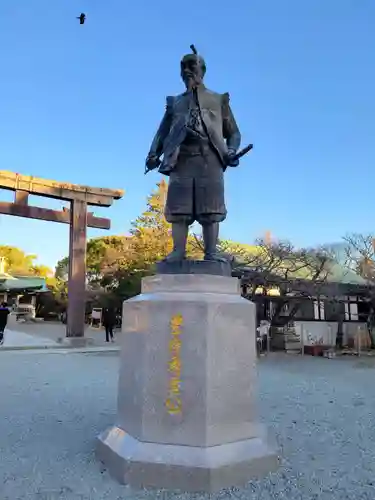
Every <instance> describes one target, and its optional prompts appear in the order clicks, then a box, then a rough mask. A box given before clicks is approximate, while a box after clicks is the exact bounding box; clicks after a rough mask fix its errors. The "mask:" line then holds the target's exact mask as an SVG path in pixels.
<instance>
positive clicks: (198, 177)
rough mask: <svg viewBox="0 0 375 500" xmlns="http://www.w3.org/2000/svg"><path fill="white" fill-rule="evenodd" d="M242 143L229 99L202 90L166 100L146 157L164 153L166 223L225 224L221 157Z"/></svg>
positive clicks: (202, 88) (162, 168) (200, 87)
mask: <svg viewBox="0 0 375 500" xmlns="http://www.w3.org/2000/svg"><path fill="white" fill-rule="evenodd" d="M240 140H241V136H240V133H239V131H238V128H237V125H236V122H235V120H234V118H233V115H232V112H231V110H230V107H229V95H228V94H217V93H215V92H212V91H210V90H208V89H206V88H205V87H204V86H203V85H201V86H199V87H198V89H197V90H196V91H195V92H194V93H193V92H192V91H190V92H185V93H184V94H181V95H179V96H176V97H167V108H166V112H165V115H164V118H163V121H162V123H161V125H160V127H159V130H158V133H157V135H156V137H155V139H154V142H153V144H152V146H151V150H150V152H151V153H154V154H159V155H160V154H161V153H163V161H162V164H161V166H160V168H159V171H160V172H161V173H163V174H166V175H169V176H170V182H169V188H168V196H167V203H166V208H165V216H166V219H167V221H168V222H183V221H185V222H187V223H189V224H191V223H193V222H194V221H195V220H196V221H198V222H200V223H201V224H205V223H211V222H221V221H223V220H224V219H225V217H226V213H227V211H226V207H225V200H224V179H223V173H224V170H225V167H226V163H225V156H226V154H227V151H228V148H229V149H233V150H237V149H238V147H239V145H240Z"/></svg>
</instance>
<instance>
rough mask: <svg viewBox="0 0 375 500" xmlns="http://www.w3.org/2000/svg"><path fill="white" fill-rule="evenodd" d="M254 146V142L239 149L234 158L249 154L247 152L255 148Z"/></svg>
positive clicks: (237, 158)
mask: <svg viewBox="0 0 375 500" xmlns="http://www.w3.org/2000/svg"><path fill="white" fill-rule="evenodd" d="M253 146H254V145H253V144H248V145H247V146H246V148H243V149H241V150H240V151H238V153H236V154H235V155H234V159H235V160H239V159H240V158H242V157H243V156H245V155H247V153H248V152H249V151H251V150H252V149H253Z"/></svg>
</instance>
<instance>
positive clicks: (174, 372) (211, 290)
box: [98, 274, 277, 491]
mask: <svg viewBox="0 0 375 500" xmlns="http://www.w3.org/2000/svg"><path fill="white" fill-rule="evenodd" d="M255 327H256V325H255V305H254V304H253V303H251V302H250V301H248V300H246V299H244V298H243V297H241V295H240V293H239V281H238V279H236V278H231V277H226V276H217V275H202V274H176V275H173V274H163V275H156V276H151V277H147V278H145V279H144V280H143V282H142V293H141V294H140V295H138V296H137V297H134V298H132V299H130V300H127V301H125V302H124V306H123V321H122V342H123V345H122V351H121V364H120V377H119V389H118V412H117V420H116V422H115V426H114V428H113V429H112V430H109V431H108V432H107V433H105V434H104V435H103V436H101V438H100V439H99V445H98V456H99V458H101V459H102V460H103V461H104V462H105V463H106V464H107V466H108V468H109V469H110V471H111V472H112V473H113V474H114V475H115V476H116V477H118V478H120V479H121V481H123V482H124V481H125V482H129V483H131V484H134V485H142V484H143V485H155V486H158V487H166V488H177V487H178V488H181V489H187V490H191V489H193V490H197V489H198V491H200V490H202V491H212V490H213V489H215V488H216V486H215V485H219V484H220V486H227V487H229V486H236V485H237V484H238V481H239V483H240V484H243V483H244V482H246V480H249V479H251V477H253V476H254V475H258V473H267V472H268V471H270V470H274V469H275V464H276V463H277V457H276V453H275V452H274V451H272V449H270V447H269V446H268V444H266V440H265V438H264V432H263V431H262V430H261V427H260V425H259V422H258V417H257V411H256V397H255V396H256V349H255ZM171 468H172V469H173V474H172V473H169V472H168V471H170V470H171ZM161 471H163V472H162V473H161ZM174 474H176V479H175V480H174V479H173V477H174ZM141 476H142V477H141ZM189 478H190V479H189ZM192 478H194V481H193V479H192ZM237 479H238V481H237ZM190 481H191V482H192V485H193V486H192V487H190V486H189V484H190Z"/></svg>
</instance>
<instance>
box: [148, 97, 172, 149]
mask: <svg viewBox="0 0 375 500" xmlns="http://www.w3.org/2000/svg"><path fill="white" fill-rule="evenodd" d="M171 123H172V98H170V97H167V104H166V109H165V113H164V116H163V119H162V121H161V123H160V125H159V128H158V130H157V132H156V134H155V137H154V140H153V141H152V143H151V147H150V152H149V156H158V157H159V156H161V155H162V154H163V143H164V140H165V138H166V137H167V135H168V134H169V130H170V128H171Z"/></svg>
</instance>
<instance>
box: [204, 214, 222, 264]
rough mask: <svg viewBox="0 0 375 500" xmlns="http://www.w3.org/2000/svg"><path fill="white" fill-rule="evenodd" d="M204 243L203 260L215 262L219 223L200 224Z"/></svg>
mask: <svg viewBox="0 0 375 500" xmlns="http://www.w3.org/2000/svg"><path fill="white" fill-rule="evenodd" d="M202 231H203V241H204V259H205V260H217V258H218V255H217V242H218V238H219V223H218V222H211V223H209V224H206V223H205V224H202Z"/></svg>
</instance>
